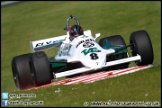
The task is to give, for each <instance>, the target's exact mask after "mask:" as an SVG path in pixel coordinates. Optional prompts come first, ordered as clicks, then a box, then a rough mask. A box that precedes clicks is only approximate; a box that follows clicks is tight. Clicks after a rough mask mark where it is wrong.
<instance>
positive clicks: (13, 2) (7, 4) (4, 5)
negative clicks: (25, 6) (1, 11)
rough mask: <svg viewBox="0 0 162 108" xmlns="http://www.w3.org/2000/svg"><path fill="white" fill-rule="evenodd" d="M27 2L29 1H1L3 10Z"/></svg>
mask: <svg viewBox="0 0 162 108" xmlns="http://www.w3.org/2000/svg"><path fill="white" fill-rule="evenodd" d="M25 2H27V1H1V8H5V7H9V6H14V5H17V4H21V3H25Z"/></svg>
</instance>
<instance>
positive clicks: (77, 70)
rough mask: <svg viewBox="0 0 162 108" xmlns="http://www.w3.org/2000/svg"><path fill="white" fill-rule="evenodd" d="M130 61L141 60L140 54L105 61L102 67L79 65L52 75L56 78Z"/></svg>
mask: <svg viewBox="0 0 162 108" xmlns="http://www.w3.org/2000/svg"><path fill="white" fill-rule="evenodd" d="M132 61H141V56H140V55H137V56H133V57H129V58H123V59H119V60H115V61H110V62H107V63H106V64H105V65H104V66H102V67H97V68H88V67H81V68H78V69H72V70H68V71H64V72H59V73H54V74H53V75H54V78H55V79H56V78H61V77H66V76H71V75H75V74H79V73H84V72H87V71H95V70H98V69H102V68H105V67H110V66H114V65H118V64H123V63H128V62H132Z"/></svg>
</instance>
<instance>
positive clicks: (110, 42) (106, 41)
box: [99, 35, 130, 70]
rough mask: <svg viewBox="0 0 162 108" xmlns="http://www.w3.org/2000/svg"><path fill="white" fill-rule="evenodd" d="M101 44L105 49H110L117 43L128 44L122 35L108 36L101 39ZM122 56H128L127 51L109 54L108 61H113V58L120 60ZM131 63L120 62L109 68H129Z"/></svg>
mask: <svg viewBox="0 0 162 108" xmlns="http://www.w3.org/2000/svg"><path fill="white" fill-rule="evenodd" d="M99 45H100V46H101V47H102V48H104V49H109V48H112V47H113V46H116V45H123V47H125V46H126V44H125V41H124V39H123V38H122V36H121V35H114V36H108V37H106V38H102V39H101V40H100V41H99ZM126 50H127V49H126ZM122 58H128V52H127V51H126V52H124V53H121V54H114V55H110V56H107V60H106V61H107V62H109V61H113V60H119V59H122ZM129 64H130V63H124V64H119V65H115V66H112V67H109V68H108V69H109V70H115V69H124V68H128V66H129Z"/></svg>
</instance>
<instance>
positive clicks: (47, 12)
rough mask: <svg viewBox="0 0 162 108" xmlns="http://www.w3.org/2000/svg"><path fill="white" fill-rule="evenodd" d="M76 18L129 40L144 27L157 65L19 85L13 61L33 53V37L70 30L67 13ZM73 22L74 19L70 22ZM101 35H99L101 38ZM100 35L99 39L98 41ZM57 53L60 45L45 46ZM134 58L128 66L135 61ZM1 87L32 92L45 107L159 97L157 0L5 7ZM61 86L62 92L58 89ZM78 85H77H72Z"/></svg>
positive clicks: (95, 29) (86, 25)
mask: <svg viewBox="0 0 162 108" xmlns="http://www.w3.org/2000/svg"><path fill="white" fill-rule="evenodd" d="M70 14H72V15H75V16H77V17H78V19H79V21H80V23H81V26H82V27H83V29H84V30H87V29H91V31H92V34H93V35H94V34H95V33H98V32H100V33H101V37H100V38H103V37H105V36H111V35H115V34H120V35H122V36H123V38H124V40H125V42H126V43H127V44H129V36H130V34H131V33H132V32H133V31H136V30H141V29H144V30H146V31H147V32H148V33H149V35H150V38H151V41H152V45H153V50H154V64H155V65H157V66H155V67H153V68H150V69H147V70H143V71H139V72H136V73H133V74H128V75H124V76H121V77H116V78H111V79H106V80H102V81H97V82H95V83H91V84H78V85H69V86H64V85H59V86H53V87H48V88H41V89H38V90H31V91H18V90H17V88H16V87H15V84H14V81H13V77H12V71H11V60H12V58H13V57H14V56H17V55H21V54H25V53H29V52H31V49H30V41H33V40H39V39H44V38H50V37H53V36H60V35H64V34H66V31H64V30H63V28H64V27H65V23H66V19H67V18H68V17H69V15H70ZM71 23H74V22H71ZM100 38H99V39H100ZM99 39H97V41H99ZM46 52H47V54H49V55H55V54H56V53H57V49H51V50H47V51H46ZM134 65H135V64H134V63H131V65H130V66H134ZM1 75H2V76H1V91H2V92H9V93H17V94H19V93H34V94H36V95H37V97H36V98H32V99H31V100H43V101H44V106H83V103H84V102H85V101H87V102H91V101H109V100H111V101H150V102H153V101H159V102H160V101H161V92H160V91H161V86H160V82H161V77H160V75H161V5H160V2H158V1H155V2H154V1H146V2H144V1H143V2H141V1H140V2H137V1H136V2H135V1H134V2H132V1H121V2H115V1H111V2H108V1H102V2H99V1H92V2H89V1H84V2H82V1H79V2H74V1H70V2H65V1H64V2H59V1H57V2H52V1H48V2H43V1H42V2H26V3H23V4H20V5H15V6H11V7H7V8H2V9H1ZM58 88H59V89H60V90H61V91H60V92H59V93H56V92H55V90H57V89H58ZM72 89H74V90H72Z"/></svg>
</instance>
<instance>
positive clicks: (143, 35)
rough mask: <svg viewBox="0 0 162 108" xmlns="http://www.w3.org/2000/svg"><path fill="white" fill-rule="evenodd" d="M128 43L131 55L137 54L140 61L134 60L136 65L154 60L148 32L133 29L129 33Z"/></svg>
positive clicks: (146, 63)
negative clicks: (133, 30) (130, 45)
mask: <svg viewBox="0 0 162 108" xmlns="http://www.w3.org/2000/svg"><path fill="white" fill-rule="evenodd" d="M130 44H133V45H134V46H132V47H131V52H132V55H133V56H136V55H137V54H139V55H140V56H141V59H142V60H141V61H136V62H135V63H136V65H138V66H140V65H148V64H152V63H153V60H154V54H153V48H152V44H151V40H150V38H149V35H148V33H147V32H146V31H145V30H140V31H135V32H133V33H131V36H130Z"/></svg>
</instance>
